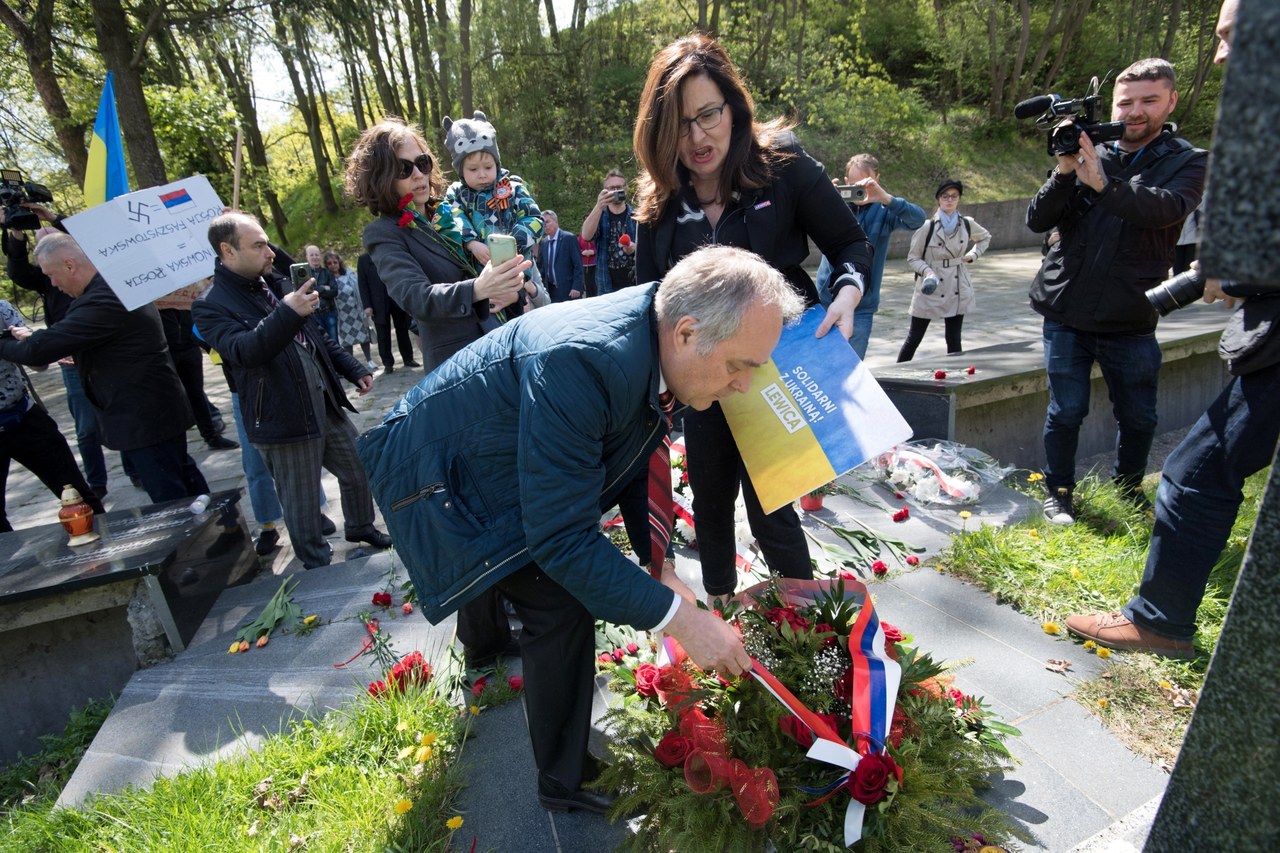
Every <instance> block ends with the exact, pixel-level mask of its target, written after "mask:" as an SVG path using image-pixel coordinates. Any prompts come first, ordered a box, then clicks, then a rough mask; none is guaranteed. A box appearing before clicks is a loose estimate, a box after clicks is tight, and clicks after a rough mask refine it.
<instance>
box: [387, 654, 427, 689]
mask: <svg viewBox="0 0 1280 853" xmlns="http://www.w3.org/2000/svg"><path fill="white" fill-rule="evenodd" d="M430 680H431V665H430V664H428V663H427V662H426V661H425V660H423V659H422V652H410V653H409V654H407V655H405V656H404V657H403V658H401V659H400V660H399V661H397V662H396V664H395V666H393V667H391V671H390V672H389V673H387V681H388V686H389V687H391V688H394V689H395V690H397V691H401V692H403V691H404V689H405V688H406V687H408V686H410V685H419V686H421V685H424V684H426V683H427V682H428V681H430Z"/></svg>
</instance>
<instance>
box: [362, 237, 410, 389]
mask: <svg viewBox="0 0 1280 853" xmlns="http://www.w3.org/2000/svg"><path fill="white" fill-rule="evenodd" d="M356 281H357V282H358V283H359V287H360V302H361V304H363V305H364V313H365V314H367V315H368V316H370V317H372V318H373V328H374V329H375V330H376V331H377V333H378V358H380V359H382V370H383V372H384V373H394V372H395V367H396V359H395V356H394V355H393V354H392V350H391V328H392V327H393V326H394V327H395V330H396V343H397V344H399V346H400V359H401V361H403V362H404V366H405V367H418V366H419V365H418V362H416V361H414V359H413V338H412V337H410V336H409V313H408V312H407V311H405V310H404V309H403V308H401V307H400V306H399V305H397V304H396V301H395V300H394V299H392V298H391V294H389V293H387V286H386V285H385V284H383V282H382V278H381V276H379V275H378V266H377V264H375V263H374V262H373V256H372V255H370V254H369V253H368V252H365V253H364V254H363V255H361V256H360V259H359V260H358V261H356Z"/></svg>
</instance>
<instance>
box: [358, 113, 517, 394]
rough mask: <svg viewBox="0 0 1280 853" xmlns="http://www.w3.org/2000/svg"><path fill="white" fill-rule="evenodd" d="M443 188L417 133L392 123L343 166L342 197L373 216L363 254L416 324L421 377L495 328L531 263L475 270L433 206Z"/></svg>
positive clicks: (449, 220)
mask: <svg viewBox="0 0 1280 853" xmlns="http://www.w3.org/2000/svg"><path fill="white" fill-rule="evenodd" d="M447 186H448V184H447V183H446V182H445V180H444V177H443V176H442V175H441V174H440V170H439V169H438V168H437V167H436V163H435V159H434V158H433V157H432V156H431V149H430V148H429V147H428V146H427V142H426V140H425V139H423V138H422V134H421V133H419V132H418V130H417V129H416V128H414V127H412V126H410V125H407V124H405V123H404V122H402V121H400V120H399V119H386V120H384V121H383V122H381V123H380V124H377V125H374V126H373V127H371V128H369V129H368V130H366V131H365V132H364V133H363V134H361V135H360V139H359V140H358V141H357V142H356V146H355V148H354V150H353V151H352V152H351V156H350V157H349V158H348V159H347V170H346V191H347V195H348V196H350V197H351V199H352V200H353V201H355V202H356V204H359V205H361V206H363V207H367V208H369V211H370V212H371V213H373V214H374V216H375V217H376V218H375V219H374V220H373V222H370V223H369V224H368V225H367V226H365V229H364V246H365V249H366V250H367V251H368V252H369V255H370V256H371V257H372V258H373V263H374V266H375V267H376V268H377V270H378V276H379V278H381V279H382V281H383V283H384V284H386V286H387V291H388V292H389V293H390V294H391V298H392V299H394V300H395V301H396V304H398V305H399V306H400V307H401V308H403V309H404V310H405V311H407V312H409V314H410V316H412V317H413V318H414V319H415V320H417V323H418V333H419V334H420V335H421V337H422V351H423V356H424V358H423V360H424V361H425V362H426V370H427V372H430V371H431V370H433V369H434V368H435V367H436V365H438V364H440V363H441V362H442V361H444V360H445V359H447V358H448V357H449V356H451V355H453V354H454V353H455V352H457V351H458V350H460V349H462V348H463V347H465V346H466V345H467V344H469V343H471V342H472V341H474V340H476V339H478V338H479V337H480V336H481V335H483V334H484V333H485V332H488V331H490V330H492V329H496V328H497V327H498V320H497V318H496V317H495V316H493V312H496V311H499V310H501V309H503V308H505V307H506V306H508V305H511V304H512V303H514V302H515V301H516V300H517V299H518V298H519V292H520V289H521V287H522V285H523V283H524V277H523V271H524V270H525V269H528V267H529V266H530V265H531V263H532V262H531V261H526V260H522V259H521V258H520V257H519V256H516V258H515V259H513V260H510V261H507V262H505V263H503V264H499V265H498V266H497V267H494V266H492V265H490V264H485V265H484V267H483V268H480V269H477V267H476V266H475V265H474V261H473V259H472V258H471V256H470V255H469V254H468V253H467V250H466V249H465V248H463V245H462V240H461V229H460V227H459V224H458V222H457V221H456V220H455V219H454V218H453V215H452V212H451V210H450V208H449V206H448V205H447V204H440V203H439V202H440V199H441V198H442V197H443V196H444V191H445V189H446V187H447Z"/></svg>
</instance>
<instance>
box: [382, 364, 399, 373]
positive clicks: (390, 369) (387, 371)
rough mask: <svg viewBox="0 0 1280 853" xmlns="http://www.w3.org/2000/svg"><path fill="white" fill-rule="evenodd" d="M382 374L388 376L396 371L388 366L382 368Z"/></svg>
mask: <svg viewBox="0 0 1280 853" xmlns="http://www.w3.org/2000/svg"><path fill="white" fill-rule="evenodd" d="M382 372H383V373H385V374H386V375H388V376H390V375H391V374H392V373H395V372H396V369H395V368H394V367H392V366H391V365H389V364H388V365H387V366H386V367H384V368H382Z"/></svg>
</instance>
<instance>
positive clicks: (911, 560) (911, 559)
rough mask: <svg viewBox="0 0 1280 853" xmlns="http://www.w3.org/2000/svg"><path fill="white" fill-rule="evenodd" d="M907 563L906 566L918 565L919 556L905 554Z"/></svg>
mask: <svg viewBox="0 0 1280 853" xmlns="http://www.w3.org/2000/svg"><path fill="white" fill-rule="evenodd" d="M907 565H908V566H918V565H920V558H919V557H917V556H916V555H915V554H908V555H907Z"/></svg>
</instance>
